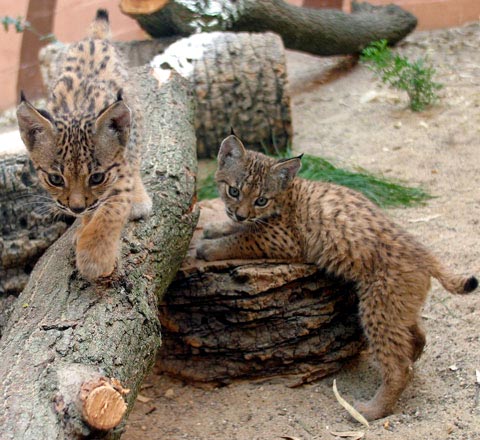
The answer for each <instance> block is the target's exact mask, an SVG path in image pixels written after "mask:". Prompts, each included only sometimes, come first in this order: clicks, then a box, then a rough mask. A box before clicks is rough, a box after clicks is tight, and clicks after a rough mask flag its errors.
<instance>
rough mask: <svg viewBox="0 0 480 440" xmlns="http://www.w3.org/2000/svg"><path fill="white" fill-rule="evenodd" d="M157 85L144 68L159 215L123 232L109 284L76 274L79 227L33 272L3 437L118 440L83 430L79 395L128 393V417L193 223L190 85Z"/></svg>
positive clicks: (7, 338) (3, 360)
mask: <svg viewBox="0 0 480 440" xmlns="http://www.w3.org/2000/svg"><path fill="white" fill-rule="evenodd" d="M160 77H161V76H158V72H156V71H152V70H151V69H150V71H149V69H147V68H142V69H139V70H137V72H136V74H135V76H134V77H132V81H135V82H136V83H137V84H138V86H139V89H138V90H139V96H140V99H141V102H142V103H143V113H144V115H145V118H146V120H145V127H146V128H147V133H146V137H145V139H146V145H145V150H144V151H145V153H144V161H143V167H142V169H143V173H144V180H145V183H146V186H147V188H148V189H149V192H150V194H151V196H152V199H153V210H154V214H153V216H152V217H150V218H149V219H147V220H145V221H141V222H136V223H134V222H131V223H129V224H128V225H127V227H126V229H125V231H124V235H123V237H124V238H123V246H122V249H123V251H122V266H121V268H120V269H119V270H118V271H116V274H115V275H114V276H112V277H111V278H110V279H109V281H105V282H102V283H100V282H99V283H93V284H91V283H89V282H86V281H84V280H83V279H81V278H80V277H79V276H78V272H77V271H76V270H75V264H74V259H75V257H74V250H73V247H72V244H71V243H72V238H73V234H74V229H75V225H74V227H72V228H70V229H69V230H68V231H67V233H66V234H65V235H63V236H62V237H61V238H60V239H59V240H57V241H56V242H55V243H54V244H53V245H52V246H51V247H50V248H49V249H48V250H47V252H46V253H45V254H44V255H43V257H42V258H41V259H40V261H39V262H38V264H37V265H36V266H35V269H34V270H33V272H32V275H31V277H30V280H29V282H28V285H27V287H26V288H25V289H24V290H23V292H22V293H21V294H20V297H19V299H18V301H17V302H16V304H15V308H14V311H13V314H12V316H11V317H10V320H9V321H8V323H7V326H6V328H5V331H4V334H3V337H2V338H1V339H0V389H1V394H2V401H1V402H0V426H1V427H2V428H1V431H2V439H26V440H29V439H35V440H54V439H63V438H68V439H72V438H87V437H88V438H117V437H118V435H119V432H120V428H117V429H115V430H113V431H96V430H95V429H94V428H92V427H90V426H89V425H87V424H86V423H84V419H83V416H82V414H83V411H84V410H85V405H86V403H85V402H87V400H84V401H83V402H82V399H81V397H82V396H83V394H82V395H81V393H80V391H81V390H82V391H84V390H85V386H87V384H89V383H91V382H92V381H93V382H95V381H98V380H105V381H106V382H109V383H113V384H115V383H117V384H121V388H120V389H123V388H129V389H130V392H129V393H128V394H127V395H126V400H127V402H126V403H127V406H128V408H129V409H131V407H132V405H133V402H134V400H135V397H136V394H137V391H138V388H139V386H140V384H141V382H142V379H143V377H144V376H145V374H146V373H147V372H148V370H149V369H150V367H151V365H152V363H153V360H154V358H155V354H156V352H157V349H158V347H159V345H160V326H159V321H158V316H157V306H158V300H159V298H160V297H161V296H162V294H163V292H164V291H165V289H166V288H167V286H168V285H169V284H170V282H171V280H172V278H173V277H174V275H175V273H176V271H177V268H178V267H179V265H180V264H181V261H182V259H183V257H184V255H185V252H186V250H187V248H188V243H189V241H190V238H191V234H192V232H193V228H194V225H195V223H196V220H197V212H196V210H195V208H194V206H195V196H194V192H195V179H196V177H195V175H196V157H195V136H194V128H193V102H192V98H191V94H190V91H189V86H188V84H187V82H186V81H185V80H184V79H182V78H181V77H179V76H178V75H176V74H175V73H173V72H172V73H171V75H170V77H169V78H168V79H166V77H165V75H164V74H163V77H164V81H163V82H162V83H161V82H160V81H159V78H160ZM102 377H103V379H102ZM117 380H118V381H119V382H117ZM87 388H88V387H87ZM114 388H115V387H114ZM117 392H120V391H119V390H118V389H117ZM100 394H103V393H100ZM117 401H118V399H117ZM107 407H108V406H107ZM102 426H104V425H102Z"/></svg>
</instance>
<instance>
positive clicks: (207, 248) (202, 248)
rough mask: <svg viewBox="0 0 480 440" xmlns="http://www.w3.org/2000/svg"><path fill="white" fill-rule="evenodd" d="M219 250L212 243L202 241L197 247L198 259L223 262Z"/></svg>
mask: <svg viewBox="0 0 480 440" xmlns="http://www.w3.org/2000/svg"><path fill="white" fill-rule="evenodd" d="M217 254H218V249H217V246H216V245H215V244H214V243H213V242H212V241H211V240H207V241H203V240H202V241H200V243H199V244H198V245H197V258H199V259H200V260H206V261H215V260H221V259H222V258H221V257H219V256H218V255H217Z"/></svg>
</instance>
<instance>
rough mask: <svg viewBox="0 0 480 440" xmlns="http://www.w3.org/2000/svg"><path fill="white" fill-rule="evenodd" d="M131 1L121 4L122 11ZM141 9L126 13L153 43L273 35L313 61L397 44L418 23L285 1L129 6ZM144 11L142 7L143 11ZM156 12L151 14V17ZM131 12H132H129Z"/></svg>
mask: <svg viewBox="0 0 480 440" xmlns="http://www.w3.org/2000/svg"><path fill="white" fill-rule="evenodd" d="M126 1H127V0H123V1H121V2H120V7H121V8H122V4H123V3H125V2H126ZM128 3H130V4H131V3H135V4H136V5H137V6H138V7H137V9H136V11H135V12H128V11H129V10H127V8H122V10H123V12H125V13H127V14H128V15H130V16H131V17H133V18H134V19H136V20H137V21H138V23H139V24H140V26H141V27H142V28H143V29H144V30H145V31H146V32H147V33H148V34H150V35H151V36H152V37H154V38H158V37H163V36H167V35H184V36H185V35H190V34H194V33H199V32H213V31H236V32H240V31H247V32H267V31H271V32H275V33H277V34H278V35H280V36H281V37H282V39H283V42H284V44H285V47H287V48H289V49H294V50H301V51H304V52H310V53H312V54H315V55H347V54H356V53H359V52H360V51H361V50H362V49H363V48H364V47H365V46H367V45H368V44H369V43H370V42H372V41H376V40H380V39H383V38H384V39H386V40H388V41H389V43H390V44H395V43H397V42H398V41H400V40H402V39H403V38H405V37H406V36H407V35H408V34H409V33H410V32H412V31H413V30H414V29H415V26H416V25H417V19H416V18H415V17H414V16H413V15H412V14H410V13H409V12H407V11H405V10H403V9H401V8H400V7H399V6H395V5H388V6H378V7H375V6H371V5H369V4H368V3H357V2H353V3H352V13H351V14H346V13H344V12H342V11H338V10H334V9H309V8H301V7H297V6H293V5H290V4H288V3H286V2H285V1H282V0H227V1H220V0H213V1H210V2H208V3H207V5H205V4H204V2H192V1H189V0H170V1H169V2H168V3H167V4H166V5H165V6H163V7H160V8H159V9H158V8H150V9H144V6H147V5H149V4H150V2H149V1H144V0H128ZM142 5H143V6H142ZM152 10H153V12H152ZM130 11H132V9H130Z"/></svg>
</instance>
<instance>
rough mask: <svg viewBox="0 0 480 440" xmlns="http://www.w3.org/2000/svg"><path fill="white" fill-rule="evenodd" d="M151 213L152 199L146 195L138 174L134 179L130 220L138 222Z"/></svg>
mask: <svg viewBox="0 0 480 440" xmlns="http://www.w3.org/2000/svg"><path fill="white" fill-rule="evenodd" d="M151 212H152V199H151V198H150V196H149V195H148V194H147V190H146V189H145V186H144V184H143V182H142V178H141V177H140V173H136V174H135V177H134V187H133V197H132V209H131V211H130V220H138V219H141V218H146V217H148V216H149V215H150V214H151Z"/></svg>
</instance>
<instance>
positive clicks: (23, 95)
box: [20, 90, 27, 102]
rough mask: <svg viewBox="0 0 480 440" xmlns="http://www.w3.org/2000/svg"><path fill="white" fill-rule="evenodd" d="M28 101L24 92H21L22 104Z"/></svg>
mask: <svg viewBox="0 0 480 440" xmlns="http://www.w3.org/2000/svg"><path fill="white" fill-rule="evenodd" d="M26 100H27V98H25V93H23V90H20V102H25V101H26Z"/></svg>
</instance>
